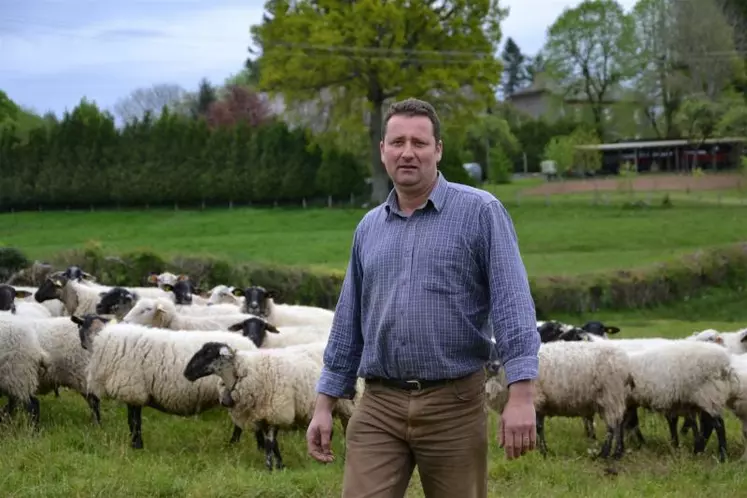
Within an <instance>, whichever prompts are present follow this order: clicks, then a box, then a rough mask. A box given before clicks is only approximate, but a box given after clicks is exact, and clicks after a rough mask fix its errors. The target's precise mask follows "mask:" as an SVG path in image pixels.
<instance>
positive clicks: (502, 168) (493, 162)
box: [488, 147, 514, 185]
mask: <svg viewBox="0 0 747 498" xmlns="http://www.w3.org/2000/svg"><path fill="white" fill-rule="evenodd" d="M513 172H514V165H513V162H512V161H511V159H510V158H509V156H508V154H507V153H506V151H505V150H504V149H503V148H501V147H493V148H491V149H490V164H489V168H488V181H490V182H491V183H497V184H499V185H500V184H507V183H511V176H512V174H513Z"/></svg>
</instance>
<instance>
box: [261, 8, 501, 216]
mask: <svg viewBox="0 0 747 498" xmlns="http://www.w3.org/2000/svg"><path fill="white" fill-rule="evenodd" d="M265 9H266V11H267V12H266V14H265V18H264V20H263V22H262V23H261V24H260V25H257V26H253V27H252V36H253V38H254V42H255V45H256V46H258V47H261V51H262V53H261V56H260V57H259V62H258V63H259V65H260V66H261V68H262V70H261V72H260V89H261V90H262V91H267V92H270V93H271V94H280V93H282V95H283V98H284V100H285V102H286V105H288V106H290V107H292V106H294V105H295V104H296V103H299V102H308V101H314V100H316V99H318V98H319V95H320V91H322V90H327V98H329V99H331V101H333V102H334V107H333V113H334V115H333V116H332V120H333V121H337V122H345V120H349V121H347V122H346V125H347V126H350V128H349V129H348V130H347V131H348V132H349V133H350V134H351V135H353V134H357V133H359V132H361V131H362V130H365V131H367V132H368V139H369V140H368V142H369V160H370V165H371V174H372V187H373V188H372V200H373V201H374V202H376V203H379V202H383V201H384V199H385V198H386V195H387V193H388V191H389V188H388V183H389V182H388V177H387V175H386V171H385V169H384V168H383V167H382V165H381V159H380V152H379V143H380V141H381V138H382V137H381V132H382V126H381V125H382V118H383V114H384V105H385V104H386V103H387V102H388V101H390V100H391V99H394V98H397V99H400V98H404V97H410V96H416V97H420V98H427V99H430V100H431V101H438V105H439V106H440V107H439V113H440V114H441V115H445V114H448V113H450V112H456V111H457V110H458V111H461V112H464V113H475V112H479V111H480V110H483V109H485V108H486V107H487V105H489V104H491V103H492V102H493V101H494V99H495V90H496V87H497V86H498V84H499V83H500V78H501V72H502V65H501V63H500V61H499V60H498V59H497V58H496V57H495V55H494V54H495V51H496V49H497V46H498V43H499V42H500V37H501V31H500V21H501V20H502V19H503V17H504V16H505V10H503V9H501V8H499V6H498V1H497V0H480V1H476V2H463V1H457V0H441V1H438V0H428V1H424V2H402V1H396V2H380V1H378V0H361V1H356V2H349V1H346V0H345V1H343V0H326V1H314V0H299V1H296V2H288V1H287V0H268V1H267V2H266V4H265ZM351 116H354V117H355V119H353V118H351ZM361 117H363V118H364V119H366V122H365V123H364V122H363V119H361Z"/></svg>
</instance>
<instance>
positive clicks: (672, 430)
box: [666, 414, 680, 448]
mask: <svg viewBox="0 0 747 498" xmlns="http://www.w3.org/2000/svg"><path fill="white" fill-rule="evenodd" d="M666 418H667V423H668V424H669V438H670V439H671V442H672V447H674V448H679V446H680V438H679V435H678V434H677V415H671V414H667V415H666Z"/></svg>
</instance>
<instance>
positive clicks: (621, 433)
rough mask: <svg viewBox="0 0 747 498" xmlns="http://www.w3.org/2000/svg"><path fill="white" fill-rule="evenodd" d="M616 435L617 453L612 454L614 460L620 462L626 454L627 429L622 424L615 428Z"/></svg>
mask: <svg viewBox="0 0 747 498" xmlns="http://www.w3.org/2000/svg"><path fill="white" fill-rule="evenodd" d="M614 435H615V437H616V438H617V444H616V445H615V452H614V453H613V454H612V458H614V459H615V460H619V459H620V458H622V456H623V455H624V454H625V429H624V428H623V424H622V422H621V423H619V424H617V425H616V426H615V429H614Z"/></svg>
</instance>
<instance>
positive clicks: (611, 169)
mask: <svg viewBox="0 0 747 498" xmlns="http://www.w3.org/2000/svg"><path fill="white" fill-rule="evenodd" d="M745 141H747V139H744V138H738V137H735V138H712V139H708V140H704V141H702V142H699V143H692V142H690V141H688V140H685V139H680V140H646V141H643V140H641V141H631V142H619V143H606V144H598V145H579V146H578V148H579V149H586V150H599V151H602V169H601V170H600V171H599V172H598V173H597V174H600V175H616V174H617V173H618V170H619V168H620V165H621V164H624V163H625V162H630V163H631V164H633V165H635V166H636V169H637V171H639V172H648V171H653V172H657V171H659V172H667V171H668V172H680V171H690V170H692V169H693V168H695V167H700V168H702V169H704V170H710V171H721V170H730V169H736V168H737V167H738V166H739V164H740V162H741V157H742V153H743V144H744V142H745Z"/></svg>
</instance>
